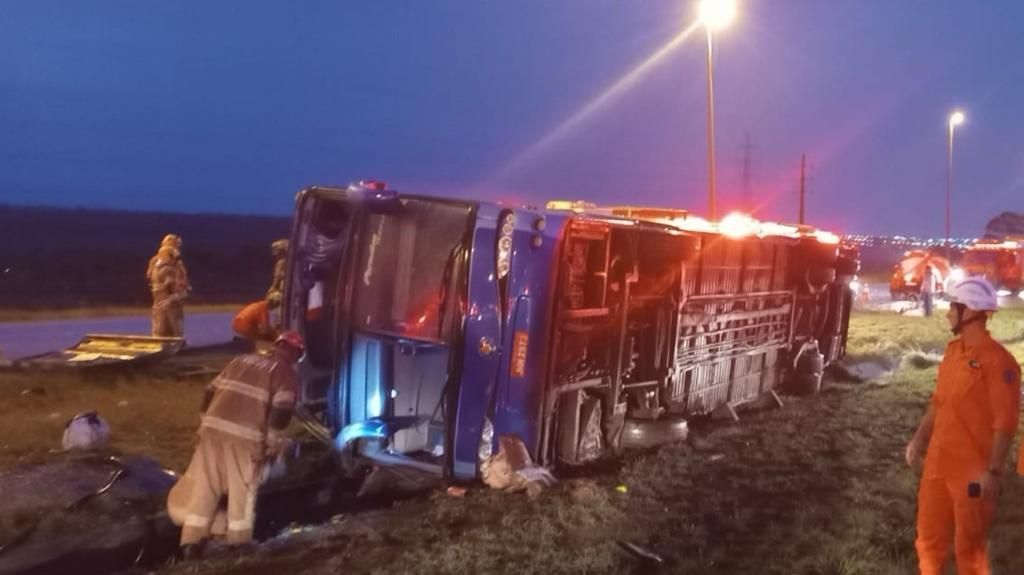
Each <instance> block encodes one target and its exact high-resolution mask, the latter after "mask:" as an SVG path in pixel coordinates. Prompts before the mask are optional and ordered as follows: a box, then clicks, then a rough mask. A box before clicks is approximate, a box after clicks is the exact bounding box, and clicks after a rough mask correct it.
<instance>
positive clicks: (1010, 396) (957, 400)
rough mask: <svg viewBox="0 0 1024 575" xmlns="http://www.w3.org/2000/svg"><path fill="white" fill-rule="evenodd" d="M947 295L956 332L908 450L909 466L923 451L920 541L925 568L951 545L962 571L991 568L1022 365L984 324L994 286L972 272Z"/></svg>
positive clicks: (937, 569) (938, 569) (932, 572)
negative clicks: (990, 555) (989, 549)
mask: <svg viewBox="0 0 1024 575" xmlns="http://www.w3.org/2000/svg"><path fill="white" fill-rule="evenodd" d="M949 295H950V297H951V299H952V303H951V304H950V308H949V312H948V313H947V314H946V319H947V320H948V321H949V327H950V329H951V330H952V331H953V334H954V335H955V337H954V338H953V340H952V341H951V342H949V344H948V345H947V346H946V353H945V355H944V356H943V358H942V363H941V364H940V365H939V373H938V381H937V382H936V386H935V392H934V393H933V394H932V398H931V402H930V403H929V406H928V411H927V413H926V414H925V416H924V418H923V419H922V420H921V424H920V426H919V427H918V429H917V433H915V434H914V437H913V439H911V441H910V443H909V444H908V445H907V450H906V458H907V463H908V464H910V465H911V466H916V465H917V464H918V463H919V462H920V461H921V459H922V457H923V458H924V469H923V471H922V474H921V485H920V489H919V491H918V506H917V539H916V541H915V546H916V547H917V556H918V563H919V566H920V569H921V573H922V574H923V575H941V574H942V573H944V572H945V565H946V562H947V560H948V558H949V555H950V552H951V551H952V552H953V553H954V554H955V556H956V566H957V573H961V574H965V573H978V574H982V573H989V564H988V552H987V547H988V534H989V528H990V527H991V525H992V518H993V517H994V516H995V510H996V501H997V499H998V496H999V492H1000V488H1001V486H1002V477H1003V472H1004V470H1005V468H1006V459H1007V454H1008V452H1009V450H1010V443H1011V442H1012V440H1013V436H1014V434H1015V433H1016V431H1017V421H1018V418H1019V416H1020V366H1018V365H1017V360H1016V359H1015V358H1014V357H1013V355H1011V354H1010V352H1008V351H1007V350H1006V348H1005V347H1003V346H1002V345H1001V344H1000V343H999V342H997V341H996V340H995V339H993V338H992V336H991V335H990V334H989V332H988V329H987V323H988V319H989V317H990V316H991V314H992V313H993V312H995V311H996V309H997V308H998V307H999V306H998V302H997V297H996V290H995V288H994V287H993V286H992V284H991V283H989V282H988V281H987V280H985V279H984V278H980V277H968V278H965V279H963V280H961V281H959V282H957V283H956V285H955V286H953V289H952V290H950V293H949Z"/></svg>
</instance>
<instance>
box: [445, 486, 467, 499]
mask: <svg viewBox="0 0 1024 575" xmlns="http://www.w3.org/2000/svg"><path fill="white" fill-rule="evenodd" d="M448 496H449V497H465V496H466V488H465V487H460V486H458V485H451V486H449V487H448Z"/></svg>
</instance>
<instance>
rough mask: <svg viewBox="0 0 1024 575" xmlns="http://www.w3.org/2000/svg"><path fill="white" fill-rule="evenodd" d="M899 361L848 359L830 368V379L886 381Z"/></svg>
mask: <svg viewBox="0 0 1024 575" xmlns="http://www.w3.org/2000/svg"><path fill="white" fill-rule="evenodd" d="M897 363H898V362H897V361H896V360H894V359H891V358H888V357H884V356H870V357H847V358H845V359H843V360H840V361H837V362H833V363H832V364H831V365H829V366H828V369H827V372H828V377H829V379H831V380H833V381H847V382H854V383H866V382H871V381H877V380H881V379H884V378H886V377H888V376H889V374H891V373H892V371H893V370H894V369H896V367H897Z"/></svg>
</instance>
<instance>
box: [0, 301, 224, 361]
mask: <svg viewBox="0 0 1024 575" xmlns="http://www.w3.org/2000/svg"><path fill="white" fill-rule="evenodd" d="M232 317H233V314H231V313H223V312H222V313H197V314H186V316H185V340H186V341H187V342H188V344H189V345H193V346H197V345H209V344H213V343H221V342H226V341H230V340H231V337H232V332H231V319H232ZM87 333H123V334H134V335H149V333H150V319H149V316H148V315H134V316H122V317H103V318H82V319H62V320H52V321H51V320H45V321H26V322H12V323H0V351H2V352H3V355H4V356H5V357H7V358H8V359H18V358H21V357H26V356H31V355H37V354H40V353H45V352H48V351H53V350H57V349H65V348H68V347H71V346H72V345H74V344H76V343H78V341H79V340H80V339H82V336H84V335H85V334H87Z"/></svg>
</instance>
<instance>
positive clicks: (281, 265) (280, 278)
mask: <svg viewBox="0 0 1024 575" xmlns="http://www.w3.org/2000/svg"><path fill="white" fill-rule="evenodd" d="M270 254H271V255H272V256H273V257H274V277H273V279H271V280H270V289H268V290H267V296H266V299H267V302H272V300H274V299H275V298H276V299H277V301H281V299H282V297H283V296H284V277H285V273H286V272H287V267H288V240H277V241H275V242H274V243H272V244H270ZM271 305H273V304H272V303H271Z"/></svg>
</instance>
